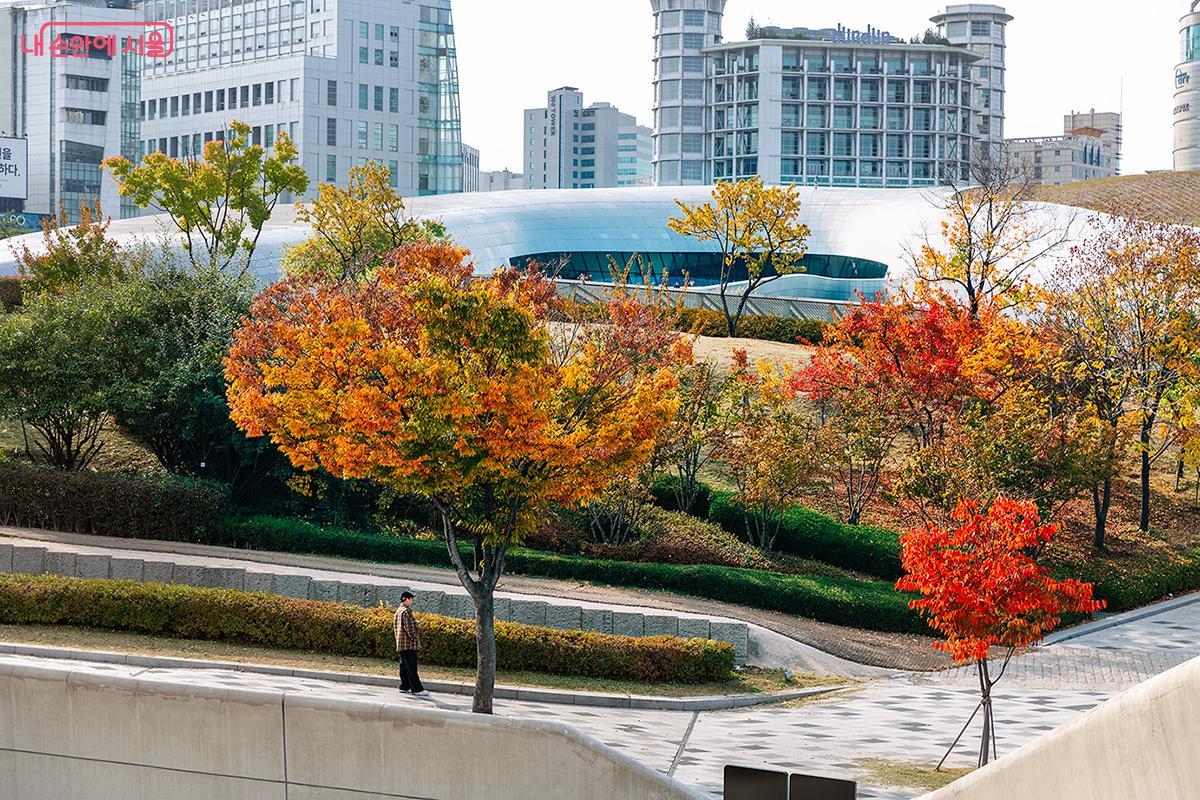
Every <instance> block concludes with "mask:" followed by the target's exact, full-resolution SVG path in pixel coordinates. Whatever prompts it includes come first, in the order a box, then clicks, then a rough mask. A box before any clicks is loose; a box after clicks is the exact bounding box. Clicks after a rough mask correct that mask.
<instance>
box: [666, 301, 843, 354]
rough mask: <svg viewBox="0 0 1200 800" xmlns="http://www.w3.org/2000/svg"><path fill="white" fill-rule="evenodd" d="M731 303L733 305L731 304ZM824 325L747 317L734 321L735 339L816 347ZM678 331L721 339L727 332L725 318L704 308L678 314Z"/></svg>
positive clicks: (822, 335)
mask: <svg viewBox="0 0 1200 800" xmlns="http://www.w3.org/2000/svg"><path fill="white" fill-rule="evenodd" d="M732 302H736V301H734V300H731V303H732ZM826 325H827V323H825V322H821V321H820V320H815V319H795V318H793V317H773V316H766V315H753V314H752V315H747V316H744V317H742V318H741V319H740V320H738V336H740V337H742V338H745V339H760V340H763V341H768V342H783V343H785V344H795V343H797V342H798V341H804V342H808V343H809V344H820V343H821V341H822V339H823V338H824V335H825V327H826ZM679 327H680V328H682V329H683V330H685V331H687V332H688V333H695V334H699V335H700V336H717V337H724V336H726V335H727V332H728V328H727V326H726V324H725V314H724V313H722V312H720V311H712V310H709V309H706V308H685V309H682V311H681V318H680V324H679Z"/></svg>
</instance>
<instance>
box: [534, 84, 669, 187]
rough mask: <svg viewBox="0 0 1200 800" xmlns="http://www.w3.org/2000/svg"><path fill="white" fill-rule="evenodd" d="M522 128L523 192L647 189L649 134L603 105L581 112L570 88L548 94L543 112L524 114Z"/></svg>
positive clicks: (579, 96) (580, 100) (578, 97)
mask: <svg viewBox="0 0 1200 800" xmlns="http://www.w3.org/2000/svg"><path fill="white" fill-rule="evenodd" d="M523 123H524V127H523V128H522V130H523V134H524V140H525V148H524V153H525V155H524V158H525V186H526V188H529V189H595V188H608V187H613V186H637V185H645V184H647V183H649V179H650V160H649V156H650V139H651V132H650V129H649V128H647V127H646V126H644V125H638V123H637V120H636V119H635V118H634V117H633V116H632V115H630V114H624V113H622V112H621V111H620V110H618V109H617V108H616V107H615V106H613V105H611V104H609V103H593V104H592V105H590V106H587V107H586V108H585V107H584V105H583V93H582V92H580V91H579V90H578V89H577V88H575V87H574V86H562V87H559V88H558V89H553V90H551V91H550V92H548V93H547V96H546V107H545V108H529V109H526V110H525V114H524V117H523Z"/></svg>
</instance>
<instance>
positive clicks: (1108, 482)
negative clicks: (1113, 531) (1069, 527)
mask: <svg viewBox="0 0 1200 800" xmlns="http://www.w3.org/2000/svg"><path fill="white" fill-rule="evenodd" d="M1111 504H1112V478H1105V479H1104V480H1103V481H1102V482H1101V483H1098V484H1096V485H1094V486H1092V505H1093V506H1094V508H1095V510H1096V530H1095V533H1094V534H1093V535H1092V543H1093V544H1094V545H1095V547H1096V549H1097V550H1099V551H1100V552H1104V550H1105V546H1104V531H1105V528H1106V527H1107V525H1108V509H1109V506H1110V505H1111Z"/></svg>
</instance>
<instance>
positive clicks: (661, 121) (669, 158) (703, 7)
mask: <svg viewBox="0 0 1200 800" xmlns="http://www.w3.org/2000/svg"><path fill="white" fill-rule="evenodd" d="M650 6H651V8H652V9H653V11H654V182H655V183H656V184H657V185H659V186H679V185H689V184H703V183H706V182H707V181H708V178H707V177H706V175H705V173H706V164H705V153H704V134H705V131H706V127H705V112H706V108H707V100H706V98H705V76H706V74H707V73H706V71H705V61H704V54H703V53H702V52H701V51H702V50H703V49H704V48H706V47H710V46H712V45H716V44H720V43H721V17H722V15H723V14H724V13H725V0H650Z"/></svg>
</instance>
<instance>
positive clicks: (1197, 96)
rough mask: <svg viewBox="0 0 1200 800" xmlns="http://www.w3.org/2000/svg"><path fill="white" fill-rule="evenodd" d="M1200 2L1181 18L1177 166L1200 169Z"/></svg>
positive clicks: (1176, 117)
mask: <svg viewBox="0 0 1200 800" xmlns="http://www.w3.org/2000/svg"><path fill="white" fill-rule="evenodd" d="M1197 6H1200V3H1192V7H1191V12H1192V13H1190V14H1188V15H1186V16H1185V17H1184V18H1183V19H1181V20H1180V21H1179V38H1180V53H1179V66H1177V67H1176V68H1175V110H1174V115H1175V169H1176V170H1178V171H1183V170H1196V169H1200V13H1197V12H1196V8H1197Z"/></svg>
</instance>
